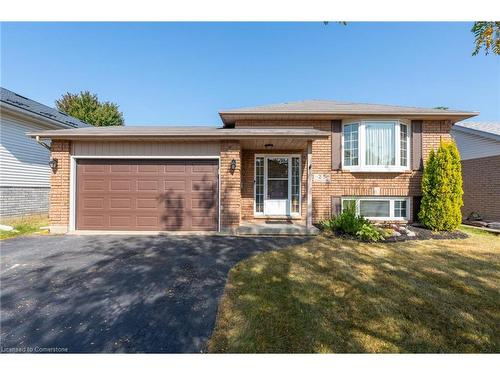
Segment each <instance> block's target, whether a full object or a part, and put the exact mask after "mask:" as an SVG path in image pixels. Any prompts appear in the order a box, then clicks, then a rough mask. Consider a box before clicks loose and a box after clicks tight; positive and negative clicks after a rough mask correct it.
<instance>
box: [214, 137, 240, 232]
mask: <svg viewBox="0 0 500 375" xmlns="http://www.w3.org/2000/svg"><path fill="white" fill-rule="evenodd" d="M233 159H234V160H236V170H234V171H231V161H232V160H233ZM241 168H242V164H241V147H240V144H239V142H222V143H221V151H220V171H219V174H220V188H221V194H220V196H221V207H220V214H221V218H220V222H221V230H223V231H232V230H234V229H236V228H238V226H239V225H240V215H241V178H240V176H241Z"/></svg>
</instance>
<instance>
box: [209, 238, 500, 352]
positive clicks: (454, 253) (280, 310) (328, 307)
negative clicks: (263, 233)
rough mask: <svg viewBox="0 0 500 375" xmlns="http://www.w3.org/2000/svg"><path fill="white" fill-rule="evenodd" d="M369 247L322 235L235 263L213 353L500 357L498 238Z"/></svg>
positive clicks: (212, 339) (219, 319) (219, 320)
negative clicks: (497, 354) (487, 354)
mask: <svg viewBox="0 0 500 375" xmlns="http://www.w3.org/2000/svg"><path fill="white" fill-rule="evenodd" d="M464 231H466V232H467V233H469V234H470V235H471V237H470V238H469V239H466V240H427V241H412V242H402V243H393V244H365V243H359V242H355V241H350V240H339V239H329V238H326V237H323V236H318V237H316V238H314V239H312V240H311V241H310V242H307V243H305V244H303V245H299V246H294V247H290V248H286V249H283V250H280V251H273V252H268V253H262V254H259V255H257V256H254V257H252V258H250V259H247V260H245V261H243V262H240V263H239V264H237V265H236V266H235V267H234V268H233V269H232V270H231V272H230V274H229V280H228V283H227V285H226V289H225V292H224V296H223V299H222V301H221V303H220V306H219V313H218V317H217V322H216V328H215V330H214V333H213V335H212V338H211V340H210V343H209V350H210V351H211V352H230V353H235V352H237V353H240V352H243V353H248V352H250V353H253V352H271V353H274V352H280V353H281V352H285V353H299V352H305V353H331V352H334V353H346V352H348V353H350V352H352V353H359V352H362V353H381V352H389V353H399V352H431V353H438V352H445V353H462V352H499V351H500V342H499V340H500V331H499V330H500V294H499V290H500V237H499V236H496V235H493V234H489V233H484V232H481V231H478V230H469V229H464Z"/></svg>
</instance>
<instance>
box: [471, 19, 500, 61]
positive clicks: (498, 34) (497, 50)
mask: <svg viewBox="0 0 500 375" xmlns="http://www.w3.org/2000/svg"><path fill="white" fill-rule="evenodd" d="M471 31H472V32H473V33H474V38H475V41H474V42H475V44H476V47H475V48H474V52H472V56H475V55H477V54H478V53H479V51H480V50H481V49H482V48H484V53H485V55H487V54H488V53H489V52H490V50H491V51H493V53H494V54H496V55H500V22H499V21H496V22H474V26H472V29H471Z"/></svg>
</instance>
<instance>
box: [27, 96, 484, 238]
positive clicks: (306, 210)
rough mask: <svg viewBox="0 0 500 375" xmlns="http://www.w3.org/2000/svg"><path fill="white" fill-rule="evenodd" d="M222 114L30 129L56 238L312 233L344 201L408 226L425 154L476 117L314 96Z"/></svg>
mask: <svg viewBox="0 0 500 375" xmlns="http://www.w3.org/2000/svg"><path fill="white" fill-rule="evenodd" d="M219 114H220V117H221V119H222V122H223V126H222V127H212V128H205V127H129V126H125V127H117V128H89V129H71V130H56V131H44V132H33V133H31V134H30V135H31V136H32V137H38V138H39V139H45V140H51V142H52V159H54V160H57V168H54V171H53V174H52V179H51V188H52V191H51V207H50V221H51V226H52V230H53V231H54V232H66V231H68V230H69V231H73V230H137V231H144V230H155V231H158V230H178V231H184V230H186V231H201V230H203V231H205V230H210V231H223V232H237V231H238V229H239V228H241V227H242V226H243V225H244V224H245V223H249V222H250V223H272V222H273V221H274V220H281V222H287V223H288V222H290V223H295V224H298V225H303V226H304V227H305V228H312V227H313V224H314V223H316V222H318V221H320V220H321V219H324V218H327V217H329V216H330V215H332V214H334V213H338V212H339V211H340V210H341V207H342V205H343V204H345V202H346V201H350V200H354V201H356V203H357V210H358V211H359V212H360V213H361V214H362V215H364V216H365V217H368V218H370V219H372V220H381V221H412V220H413V218H414V214H415V212H416V208H417V206H418V202H419V197H420V194H421V191H420V182H421V176H422V165H423V161H425V159H426V157H427V155H428V153H429V151H430V150H431V149H433V148H436V147H437V146H438V145H439V142H440V140H441V139H450V129H451V126H452V125H453V124H454V123H455V122H457V121H461V120H463V119H466V118H470V117H472V116H475V115H476V113H474V112H466V111H453V110H441V109H425V108H413V107H401V106H391V105H373V104H356V103H343V102H336V101H320V100H313V101H303V102H295V103H285V104H278V105H266V106H260V107H253V108H243V109H236V110H225V111H221V112H219ZM295 224H293V225H295Z"/></svg>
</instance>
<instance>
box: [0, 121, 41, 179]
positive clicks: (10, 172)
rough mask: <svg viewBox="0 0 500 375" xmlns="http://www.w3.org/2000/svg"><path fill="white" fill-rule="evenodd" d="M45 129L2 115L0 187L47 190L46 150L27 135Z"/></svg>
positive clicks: (0, 124) (0, 131)
mask: <svg viewBox="0 0 500 375" xmlns="http://www.w3.org/2000/svg"><path fill="white" fill-rule="evenodd" d="M40 129H43V130H46V129H47V127H42V126H40V125H35V124H31V123H29V122H27V121H24V120H18V119H17V118H15V117H12V116H10V115H7V114H5V113H2V116H1V118H0V186H2V187H8V186H18V187H19V186H23V187H49V179H50V168H49V166H48V162H49V151H48V150H47V149H45V148H44V147H42V146H41V145H39V144H38V143H37V142H36V141H35V140H34V139H31V138H29V137H27V136H26V133H27V132H30V131H37V130H40Z"/></svg>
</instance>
